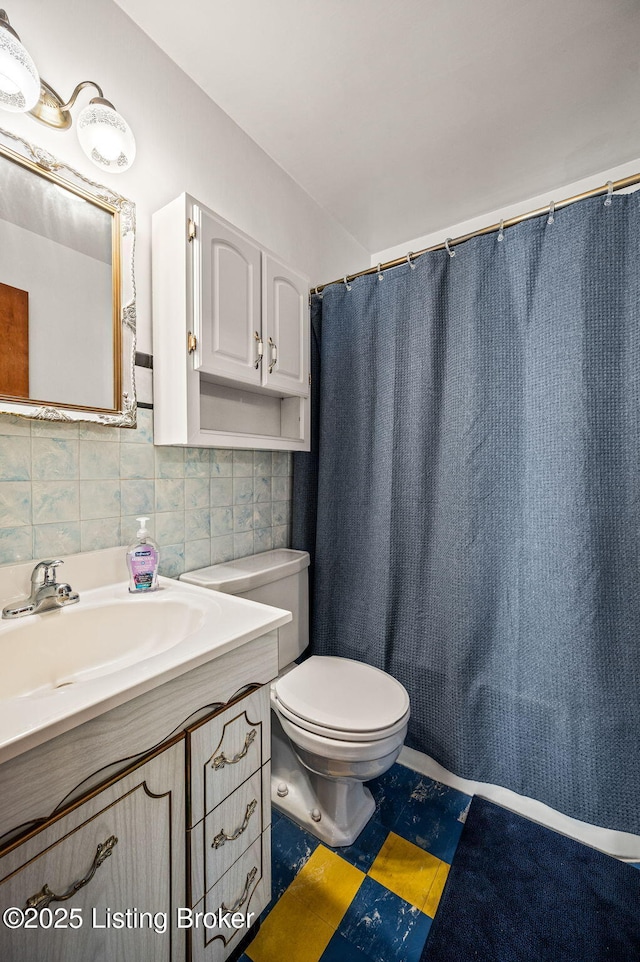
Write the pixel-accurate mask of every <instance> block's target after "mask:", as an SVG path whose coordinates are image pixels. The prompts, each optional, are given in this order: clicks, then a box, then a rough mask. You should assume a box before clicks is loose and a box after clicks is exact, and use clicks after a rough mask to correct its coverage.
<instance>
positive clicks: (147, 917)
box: [0, 742, 186, 962]
mask: <svg viewBox="0 0 640 962" xmlns="http://www.w3.org/2000/svg"><path fill="white" fill-rule="evenodd" d="M183 832H184V745H183V742H179V743H177V744H175V745H173V746H172V747H170V748H168V749H166V750H165V751H164V752H162V753H160V754H159V755H157V756H156V757H155V758H153V759H151V760H150V761H148V762H147V763H145V764H144V765H141V766H140V767H139V768H137V769H135V770H133V771H131V772H130V773H129V774H128V775H125V776H123V777H122V778H120V779H119V780H118V781H116V782H114V783H113V784H111V785H108V786H107V787H106V788H104V789H102V790H101V791H98V792H97V793H96V794H95V795H94V796H92V797H91V798H90V799H88V800H87V801H86V802H84V803H83V804H81V805H79V806H78V807H77V808H75V809H72V810H71V811H70V812H68V813H67V814H66V815H63V816H62V817H61V818H58V819H56V820H55V821H53V822H50V823H48V825H45V826H44V827H43V828H41V829H40V830H39V831H38V832H37V833H36V834H34V835H33V836H31V837H30V838H28V839H26V840H25V841H24V842H22V843H21V844H20V845H18V846H16V847H15V848H13V849H10V850H9V851H8V852H7V854H5V855H4V856H3V857H2V858H0V917H1V915H2V913H3V912H5V910H6V909H7V908H8V907H11V906H15V907H16V908H18V909H21V910H25V909H27V906H28V904H31V905H35V906H36V907H39V906H40V907H42V908H41V911H40V918H39V920H35V919H34V920H33V921H34V922H35V924H36V927H34V928H24V927H21V928H18V929H16V930H14V931H12V930H11V929H9V928H7V926H6V924H4V925H3V924H0V958H2V959H7V960H9V959H10V960H11V962H34V960H36V959H37V960H38V962H87V960H91V962H130V960H132V959H135V960H136V962H183V960H184V958H185V941H186V940H185V937H184V931H180V930H178V929H177V927H176V924H175V918H176V909H177V908H178V907H179V906H181V905H183V904H184V901H183V900H184V897H185V895H184V868H185V862H184V834H183ZM27 915H29V913H28V912H27ZM38 923H39V924H38ZM78 923H80V924H79V925H78Z"/></svg>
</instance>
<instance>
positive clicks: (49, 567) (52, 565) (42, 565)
mask: <svg viewBox="0 0 640 962" xmlns="http://www.w3.org/2000/svg"><path fill="white" fill-rule="evenodd" d="M62 564H64V561H61V560H57V561H39V562H38V564H37V565H36V566H35V568H34V569H33V571H32V572H31V584H32V585H37V584H40V571H41V570H42V569H44V579H43V581H42V584H43V585H54V584H55V583H56V574H55V569H56V568H57V567H58V565H62Z"/></svg>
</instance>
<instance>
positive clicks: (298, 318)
mask: <svg viewBox="0 0 640 962" xmlns="http://www.w3.org/2000/svg"><path fill="white" fill-rule="evenodd" d="M263 256H264V262H263V276H264V295H263V297H264V314H263V328H262V332H263V335H264V338H265V343H264V351H265V356H264V361H263V368H264V375H263V384H265V385H266V386H268V387H270V388H279V389H281V390H282V391H283V392H284V393H286V394H300V395H302V396H303V397H306V396H307V394H308V393H309V308H308V302H309V292H308V284H307V280H306V278H304V277H302V276H301V275H300V274H296V273H295V272H294V271H292V270H291V269H290V268H288V267H285V265H284V264H282V263H280V261H277V260H276V259H275V258H274V257H271V255H269V254H265V255H263Z"/></svg>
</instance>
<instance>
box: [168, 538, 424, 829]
mask: <svg viewBox="0 0 640 962" xmlns="http://www.w3.org/2000/svg"><path fill="white" fill-rule="evenodd" d="M308 564H309V556H308V554H307V553H306V552H304V551H292V550H289V549H285V548H281V549H277V550H275V551H265V552H263V553H262V554H258V555H250V556H249V557H247V558H240V559H237V560H236V561H232V562H228V563H226V564H221V565H212V566H210V567H208V568H202V569H199V570H198V571H190V572H186V573H185V574H183V575H181V578H182V580H184V581H189V582H190V583H191V584H197V585H200V586H202V587H208V588H213V589H216V590H218V591H227V592H230V593H233V594H237V595H239V596H240V597H244V598H250V599H252V600H254V601H261V602H263V603H264V604H271V605H275V606H276V607H279V608H287V609H289V610H290V611H291V612H292V614H293V621H292V622H291V623H290V624H288V625H285V626H284V628H280V629H279V630H278V660H279V674H278V677H277V678H276V679H275V680H274V681H273V682H272V683H271V708H272V712H271V716H272V717H271V721H272V748H271V789H272V791H271V794H272V802H273V805H274V807H275V808H276V809H278V810H279V811H282V812H284V813H285V814H287V815H289V816H290V817H291V818H293V819H294V820H295V821H296V822H298V824H300V825H302V826H303V827H305V828H306V829H307V830H308V831H310V832H312V833H313V834H314V835H316V836H317V837H318V838H320V839H321V840H322V841H324V842H326V843H327V844H328V845H331V846H333V847H337V846H342V845H351V844H352V843H353V842H354V841H355V839H356V838H357V836H358V835H359V834H360V832H361V831H362V829H363V828H364V826H365V825H366V824H367V822H368V821H369V819H370V818H371V816H372V815H373V812H374V808H375V803H374V800H373V796H372V795H371V792H370V791H369V789H368V788H367V787H366V785H365V784H364V783H365V782H367V781H369V780H370V779H372V778H376V777H377V776H378V775H381V774H383V773H384V772H386V771H387V770H388V769H389V768H390V767H391V765H393V763H394V761H395V760H396V758H397V757H398V755H399V753H400V750H401V748H402V745H403V743H404V739H405V736H406V733H407V725H408V722H409V715H410V708H409V696H408V694H407V692H406V690H405V688H404V687H403V686H402V685H401V684H400V682H398V681H396V679H395V678H392V677H391V675H388V674H387V673H386V672H384V671H381V670H380V669H378V668H374V667H373V666H371V665H367V664H364V663H363V662H358V661H354V660H353V659H350V658H339V657H333V656H325V655H312V656H311V657H309V658H307V659H306V660H305V661H303V662H301V663H300V664H296V662H295V661H294V658H297V657H299V656H300V655H301V654H302V653H303V651H304V650H305V649H306V648H307V646H308V585H307V568H308Z"/></svg>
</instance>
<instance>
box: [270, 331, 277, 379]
mask: <svg viewBox="0 0 640 962" xmlns="http://www.w3.org/2000/svg"><path fill="white" fill-rule="evenodd" d="M269 347H270V348H271V364H270V365H269V374H273V369H274V367H275V366H276V364H277V363H278V345H277V344H276V342H275V341H274V340H273V338H272V337H270V338H269Z"/></svg>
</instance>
